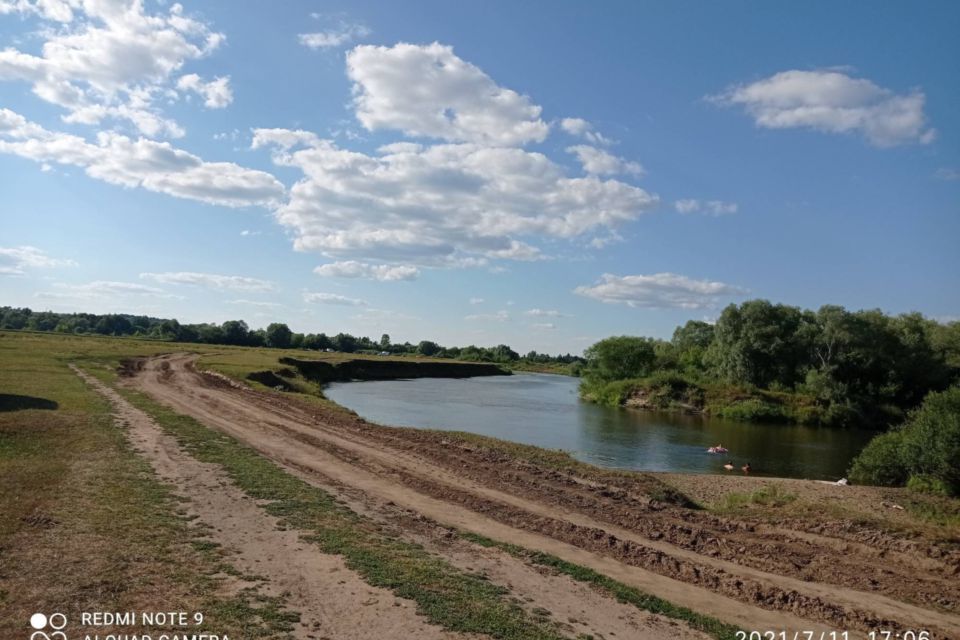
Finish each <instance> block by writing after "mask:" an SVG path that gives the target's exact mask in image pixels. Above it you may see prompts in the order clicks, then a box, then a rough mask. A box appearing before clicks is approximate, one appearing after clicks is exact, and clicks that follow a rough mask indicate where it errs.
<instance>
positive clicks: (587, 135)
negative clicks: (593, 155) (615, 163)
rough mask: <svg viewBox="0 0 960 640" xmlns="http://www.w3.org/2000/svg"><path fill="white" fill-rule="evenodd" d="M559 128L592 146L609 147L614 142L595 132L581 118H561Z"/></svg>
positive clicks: (591, 126)
mask: <svg viewBox="0 0 960 640" xmlns="http://www.w3.org/2000/svg"><path fill="white" fill-rule="evenodd" d="M560 128H561V129H563V130H564V131H566V132H567V133H569V134H570V135H572V136H577V137H579V138H584V139H585V140H586V141H587V142H590V143H592V144H600V145H610V144H613V142H614V141H613V140H611V139H610V138H607V137H606V136H604V135H602V134H601V133H600V132H598V131H597V130H595V129H594V127H593V125H592V124H590V123H589V122H587V121H586V120H584V119H583V118H563V119H562V120H561V121H560Z"/></svg>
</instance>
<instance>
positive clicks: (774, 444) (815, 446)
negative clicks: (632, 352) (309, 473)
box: [325, 374, 875, 480]
mask: <svg viewBox="0 0 960 640" xmlns="http://www.w3.org/2000/svg"><path fill="white" fill-rule="evenodd" d="M579 382H580V381H579V380H578V379H576V378H570V377H566V376H556V375H546V374H517V375H513V376H491V377H483V378H467V379H450V378H419V379H414V380H389V381H376V382H340V383H334V384H331V385H330V386H329V387H328V388H327V389H326V391H325V393H326V395H327V397H329V398H330V399H331V400H333V401H335V402H337V403H339V404H341V405H343V406H345V407H349V408H350V409H353V410H354V411H356V412H357V413H358V414H360V415H361V416H363V417H364V418H366V419H368V420H371V421H373V422H377V423H379V424H384V425H395V426H408V427H420V428H430V429H443V430H451V431H468V432H471V433H478V434H482V435H486V436H493V437H495V438H501V439H504V440H512V441H514V442H522V443H525V444H532V445H536V446H538V447H545V448H548V449H562V450H564V451H567V452H568V453H570V454H571V455H573V456H574V457H575V458H577V459H578V460H582V461H584V462H588V463H591V464H595V465H598V466H602V467H610V468H618V469H636V470H646V471H677V472H688V473H689V472H692V473H723V472H724V470H723V464H724V463H726V462H727V461H728V460H729V461H732V462H733V463H734V464H735V465H736V468H737V469H738V470H737V471H736V473H740V471H739V468H740V467H741V466H742V465H743V464H744V463H746V462H749V463H750V465H751V467H752V468H753V470H754V472H755V473H757V474H759V475H770V476H781V477H790V478H811V479H827V480H836V479H838V478H841V477H843V476H844V475H845V474H846V472H847V469H848V468H849V466H850V461H851V460H852V459H853V457H854V456H855V455H856V454H857V453H858V452H859V451H860V450H861V449H862V448H863V446H864V445H865V444H866V443H867V441H868V440H869V439H870V438H871V437H872V436H873V435H875V433H874V432H870V431H864V430H849V429H847V430H839V429H828V428H818V427H806V426H800V425H782V424H761V423H745V422H732V421H729V420H720V419H716V418H704V417H700V416H687V415H680V414H675V413H652V412H647V411H639V410H632V409H615V408H610V407H601V406H597V405H593V404H590V403H586V402H581V401H580V400H579V399H578V396H577V386H578V384H579ZM716 444H722V445H723V446H724V447H727V448H728V449H729V450H730V452H729V453H727V454H722V455H712V454H709V453H707V451H706V449H707V448H708V447H710V446H712V445H716Z"/></svg>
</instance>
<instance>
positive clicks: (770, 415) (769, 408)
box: [716, 398, 790, 422]
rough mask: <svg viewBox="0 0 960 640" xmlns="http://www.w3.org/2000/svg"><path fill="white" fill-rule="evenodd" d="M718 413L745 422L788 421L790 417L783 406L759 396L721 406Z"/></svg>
mask: <svg viewBox="0 0 960 640" xmlns="http://www.w3.org/2000/svg"><path fill="white" fill-rule="evenodd" d="M716 414H717V415H718V416H720V417H722V418H728V419H730V420H741V421H744V422H786V421H787V420H789V419H790V416H788V415H787V413H786V412H785V411H784V409H783V407H782V406H780V405H776V404H771V403H769V402H764V401H763V400H759V399H757V398H750V399H749V400H740V401H738V402H734V403H733V404H729V405H727V406H724V407H720V408H719V409H717V411H716Z"/></svg>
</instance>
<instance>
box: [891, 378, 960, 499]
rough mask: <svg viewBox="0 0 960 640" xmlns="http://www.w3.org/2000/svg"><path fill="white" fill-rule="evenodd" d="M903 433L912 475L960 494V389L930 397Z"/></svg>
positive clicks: (952, 389) (909, 421)
mask: <svg viewBox="0 0 960 640" xmlns="http://www.w3.org/2000/svg"><path fill="white" fill-rule="evenodd" d="M903 433H904V441H903V448H904V456H905V459H906V462H907V464H908V465H909V468H910V473H911V474H912V475H928V476H930V477H931V478H935V479H938V480H940V481H941V482H943V484H944V485H946V487H947V488H948V490H949V492H950V493H951V494H953V495H960V387H953V388H951V389H947V390H946V391H942V392H940V393H931V394H929V395H928V396H927V397H926V398H925V399H924V401H923V404H922V405H920V408H919V409H917V410H916V411H914V412H913V413H911V414H910V418H909V419H908V420H907V424H906V426H905V427H904V429H903Z"/></svg>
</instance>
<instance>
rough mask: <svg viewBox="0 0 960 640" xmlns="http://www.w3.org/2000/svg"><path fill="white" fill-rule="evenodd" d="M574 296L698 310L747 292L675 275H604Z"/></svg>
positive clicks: (653, 306)
mask: <svg viewBox="0 0 960 640" xmlns="http://www.w3.org/2000/svg"><path fill="white" fill-rule="evenodd" d="M573 291H574V293H576V294H578V295H581V296H586V297H588V298H593V299H594V300H599V301H601V302H606V303H610V304H625V305H627V306H630V307H646V308H655V309H666V308H679V309H701V308H709V307H714V306H716V305H717V304H718V302H719V301H720V300H721V299H723V298H731V297H734V296H740V295H743V294H746V293H747V290H746V289H743V288H741V287H737V286H734V285H730V284H726V283H723V282H712V281H709V280H694V279H692V278H688V277H687V276H682V275H678V274H675V273H655V274H652V275H631V276H616V275H612V274H609V273H605V274H603V275H602V276H600V279H599V280H598V281H597V282H596V283H595V284H592V285H589V286H580V287H577V288H576V289H574V290H573Z"/></svg>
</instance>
